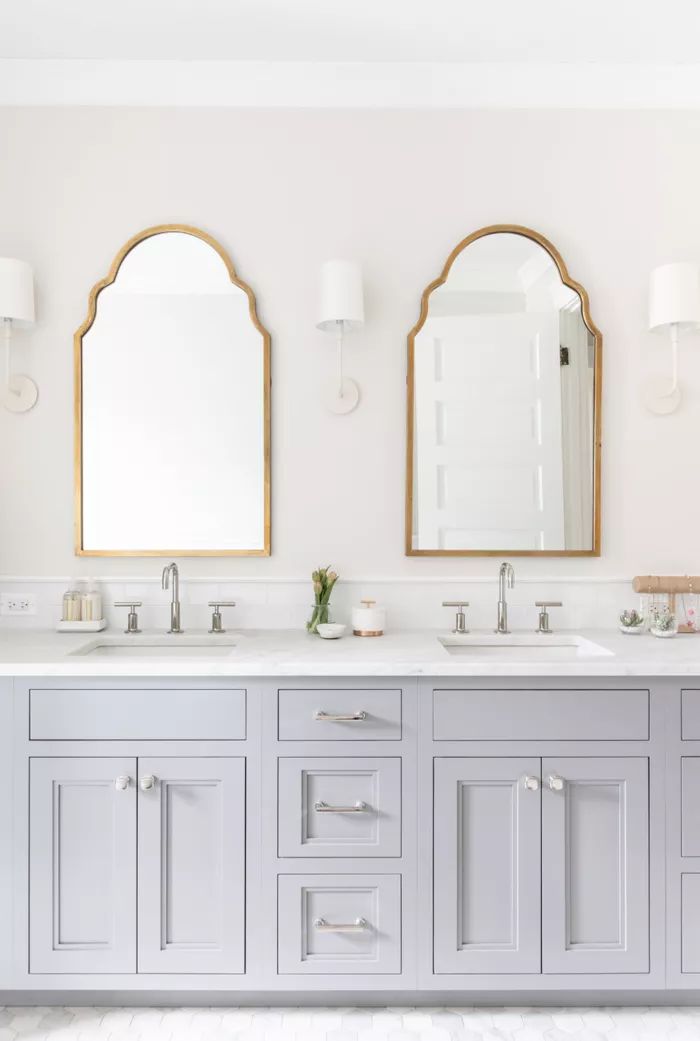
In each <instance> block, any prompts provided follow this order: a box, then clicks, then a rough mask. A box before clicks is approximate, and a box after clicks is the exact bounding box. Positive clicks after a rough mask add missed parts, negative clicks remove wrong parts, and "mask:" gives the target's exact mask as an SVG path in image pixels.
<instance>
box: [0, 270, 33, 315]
mask: <svg viewBox="0 0 700 1041" xmlns="http://www.w3.org/2000/svg"><path fill="white" fill-rule="evenodd" d="M0 318H11V319H12V321H13V322H27V323H28V324H29V323H31V322H33V321H34V279H33V276H32V269H31V267H30V266H29V264H27V263H25V261H24V260H12V259H11V258H10V257H0Z"/></svg>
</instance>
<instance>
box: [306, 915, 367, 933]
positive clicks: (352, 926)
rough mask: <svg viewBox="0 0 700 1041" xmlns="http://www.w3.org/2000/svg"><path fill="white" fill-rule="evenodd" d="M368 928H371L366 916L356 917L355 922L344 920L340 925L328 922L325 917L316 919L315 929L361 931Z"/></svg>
mask: <svg viewBox="0 0 700 1041" xmlns="http://www.w3.org/2000/svg"><path fill="white" fill-rule="evenodd" d="M367 928H369V923H368V921H367V919H366V918H356V919H355V921H354V922H344V923H340V924H338V925H333V924H332V923H331V922H327V921H326V919H325V918H316V919H314V929H318V931H319V932H320V933H361V932H364V930H365V929H367Z"/></svg>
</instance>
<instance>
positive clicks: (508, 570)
mask: <svg viewBox="0 0 700 1041" xmlns="http://www.w3.org/2000/svg"><path fill="white" fill-rule="evenodd" d="M514 585H515V570H514V569H513V565H512V564H509V563H508V562H507V561H504V562H503V563H502V564H501V567H500V570H499V572H498V622H497V624H496V632H497V633H501V634H502V635H504V634H506V633H508V632H510V630H509V628H508V602H507V600H506V586H507V587H508V589H512V588H513V586H514Z"/></svg>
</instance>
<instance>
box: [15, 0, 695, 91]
mask: <svg viewBox="0 0 700 1041" xmlns="http://www.w3.org/2000/svg"><path fill="white" fill-rule="evenodd" d="M0 105H184V106H192V105H218V106H232V107H233V106H237V107H249V106H272V107H288V108H289V107H326V108H329V107H332V108H348V107H361V108H382V107H385V108H469V107H471V108H489V107H490V108H552V107H558V108H686V109H700V0H578V2H577V3H573V2H571V0H479V2H478V3H477V2H476V0H0Z"/></svg>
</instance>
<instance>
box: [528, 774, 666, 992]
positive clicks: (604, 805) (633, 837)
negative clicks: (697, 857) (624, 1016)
mask: <svg viewBox="0 0 700 1041" xmlns="http://www.w3.org/2000/svg"><path fill="white" fill-rule="evenodd" d="M542 779H543V786H542V971H543V972H545V973H575V972H581V973H630V972H648V971H649V761H648V759H646V758H635V757H629V758H627V757H607V756H606V757H602V758H594V757H587V756H586V757H580V758H579V757H576V758H544V759H543V760H542Z"/></svg>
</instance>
